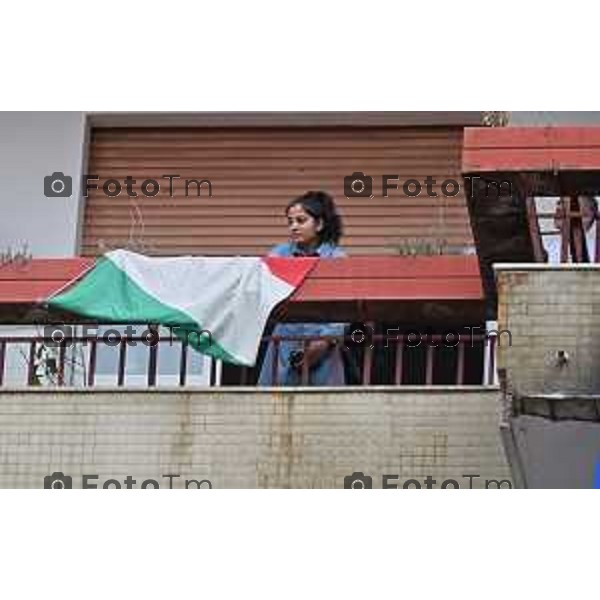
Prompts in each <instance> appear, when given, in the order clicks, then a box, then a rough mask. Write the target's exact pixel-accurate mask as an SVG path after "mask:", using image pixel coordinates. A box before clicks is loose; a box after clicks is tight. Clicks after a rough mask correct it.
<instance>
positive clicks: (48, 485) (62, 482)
mask: <svg viewBox="0 0 600 600" xmlns="http://www.w3.org/2000/svg"><path fill="white" fill-rule="evenodd" d="M44 489H45V490H71V489H73V478H72V477H70V476H69V475H65V474H64V473H63V472H62V471H55V472H54V473H52V475H46V477H44Z"/></svg>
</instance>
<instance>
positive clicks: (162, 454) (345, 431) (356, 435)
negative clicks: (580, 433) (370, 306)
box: [0, 387, 510, 488]
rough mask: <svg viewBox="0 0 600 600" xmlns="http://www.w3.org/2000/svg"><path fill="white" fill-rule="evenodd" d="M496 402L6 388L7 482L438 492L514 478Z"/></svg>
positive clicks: (481, 393) (423, 394) (383, 395)
mask: <svg viewBox="0 0 600 600" xmlns="http://www.w3.org/2000/svg"><path fill="white" fill-rule="evenodd" d="M499 404H500V403H499V390H498V389H496V388H484V387H460V388H456V387H453V388H445V387H437V388H431V387H429V388H424V387H421V388H417V387H414V388H409V387H405V388H402V390H401V391H399V390H398V388H391V387H389V388H388V387H381V388H345V389H327V390H322V389H321V390H319V389H307V388H302V389H295V390H287V391H277V392H272V391H265V390H258V389H250V388H237V389H233V388H229V389H227V388H223V389H219V390H216V389H214V388H213V389H206V390H198V391H186V392H182V391H181V390H178V389H173V390H153V391H148V390H137V391H134V390H111V391H100V390H90V391H84V392H82V391H81V389H79V390H73V389H71V390H69V389H62V390H57V389H40V390H39V391H38V390H23V389H21V390H17V389H12V390H8V389H4V390H2V391H1V392H0V487H2V488H41V487H43V480H44V476H46V475H48V474H51V473H53V472H55V471H62V472H64V473H65V474H66V475H70V476H71V477H72V478H73V487H75V488H78V487H81V483H82V475H83V474H94V475H98V480H97V481H96V483H98V484H99V487H102V485H103V483H104V482H105V481H106V480H108V479H116V480H118V481H120V482H121V484H122V485H123V480H124V479H125V477H127V475H131V476H132V477H133V478H134V479H135V480H136V482H137V484H136V485H135V486H134V487H137V488H139V487H140V486H141V483H142V481H143V480H145V479H155V480H158V482H159V485H160V487H168V485H169V481H168V480H167V479H163V478H162V475H164V474H178V475H181V477H180V478H179V479H174V480H173V481H174V485H173V487H183V486H184V480H185V479H190V480H191V479H195V480H197V481H199V480H203V479H208V480H210V481H211V483H212V486H213V487H215V488H342V487H343V485H344V477H345V476H347V475H350V474H351V473H353V472H355V471H362V472H364V473H365V474H366V475H370V476H372V478H373V487H374V488H378V487H382V475H384V474H390V475H394V476H397V478H398V479H395V478H394V479H392V480H391V481H390V483H393V484H395V485H399V487H402V485H403V483H404V482H405V481H407V480H409V479H416V480H418V481H420V483H421V485H422V486H423V487H425V483H424V481H423V480H424V479H425V478H426V477H427V476H428V475H430V476H431V477H432V478H433V479H435V480H436V484H433V487H435V488H439V487H441V485H442V482H443V481H444V480H447V479H454V480H456V481H457V482H458V484H459V485H460V487H461V488H464V487H467V488H468V487H469V480H468V479H465V478H464V477H463V476H464V475H479V476H480V477H479V478H473V479H472V480H471V481H472V484H473V487H485V485H486V479H487V480H507V479H509V478H510V475H509V471H508V466H507V464H506V462H505V458H504V454H503V451H502V447H501V442H500V437H499V433H498V421H499V416H498V414H497V410H498V406H499ZM193 485H195V484H192V486H193ZM413 485H414V484H413ZM452 485H453V484H448V486H449V487H451V486H452ZM494 486H495V484H493V483H492V484H490V487H494ZM506 486H507V484H506V483H505V484H504V487H506ZM123 487H125V486H124V485H123Z"/></svg>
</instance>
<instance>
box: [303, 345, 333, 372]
mask: <svg viewBox="0 0 600 600" xmlns="http://www.w3.org/2000/svg"><path fill="white" fill-rule="evenodd" d="M330 349H331V344H330V343H329V342H328V341H327V340H313V341H312V342H309V343H308V345H307V348H306V353H305V354H304V360H306V361H307V362H308V368H309V369H310V368H312V367H314V366H316V365H317V364H319V361H320V360H321V359H322V358H323V357H324V356H325V355H326V354H327V352H329V350H330Z"/></svg>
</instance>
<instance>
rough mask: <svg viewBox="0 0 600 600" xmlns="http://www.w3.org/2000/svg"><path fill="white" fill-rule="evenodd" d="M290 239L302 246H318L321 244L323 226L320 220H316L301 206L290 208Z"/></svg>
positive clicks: (288, 215) (288, 216)
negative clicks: (320, 236) (320, 232)
mask: <svg viewBox="0 0 600 600" xmlns="http://www.w3.org/2000/svg"><path fill="white" fill-rule="evenodd" d="M287 219H288V227H289V229H290V239H291V240H292V241H293V242H296V243H297V244H300V245H302V246H317V245H318V244H319V231H321V228H322V224H321V220H320V219H315V218H314V217H313V216H312V215H310V214H308V213H307V212H306V211H305V210H304V207H303V206H302V205H301V204H294V205H292V206H290V208H289V209H288V212H287Z"/></svg>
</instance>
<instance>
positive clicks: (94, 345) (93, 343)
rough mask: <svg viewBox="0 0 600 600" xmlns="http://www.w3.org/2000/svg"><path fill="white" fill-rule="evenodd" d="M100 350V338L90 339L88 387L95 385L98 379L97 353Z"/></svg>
mask: <svg viewBox="0 0 600 600" xmlns="http://www.w3.org/2000/svg"><path fill="white" fill-rule="evenodd" d="M97 351H98V340H97V338H93V339H92V340H90V359H89V363H88V380H87V384H88V387H93V385H94V381H95V379H96V353H97Z"/></svg>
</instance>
